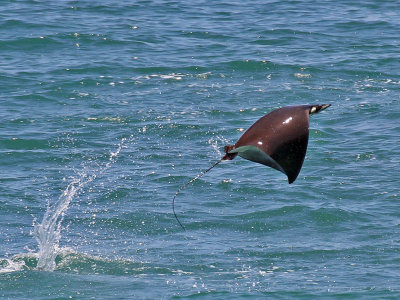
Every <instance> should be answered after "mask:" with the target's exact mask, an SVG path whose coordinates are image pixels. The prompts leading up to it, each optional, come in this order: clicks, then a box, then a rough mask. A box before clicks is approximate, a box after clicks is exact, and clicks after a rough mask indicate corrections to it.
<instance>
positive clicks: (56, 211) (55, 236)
mask: <svg viewBox="0 0 400 300" xmlns="http://www.w3.org/2000/svg"><path fill="white" fill-rule="evenodd" d="M126 140H127V139H125V138H124V139H122V141H121V142H120V144H119V145H118V148H117V150H116V151H115V152H111V153H110V158H109V160H108V161H107V163H106V164H105V165H104V166H102V167H100V168H99V169H98V170H96V171H94V172H92V174H90V175H89V174H87V173H86V172H84V173H82V174H80V175H79V176H77V177H76V178H72V180H71V182H70V183H69V184H68V186H67V187H66V189H65V190H64V191H63V192H62V194H61V195H60V197H59V198H58V200H57V201H56V202H55V203H54V204H53V205H50V206H48V207H47V210H46V212H45V214H44V217H43V220H42V222H41V223H40V224H36V225H35V227H34V236H35V239H36V240H37V242H38V247H39V252H38V263H37V268H38V269H39V270H44V271H54V269H55V267H56V256H57V254H58V252H59V251H60V249H59V242H60V239H61V231H62V226H61V224H62V221H63V219H64V215H65V213H66V211H67V210H68V207H69V204H70V203H71V201H72V200H73V199H74V197H75V196H76V195H77V193H79V191H81V190H82V188H83V187H84V186H86V185H87V184H89V183H90V182H92V181H93V180H95V179H96V177H97V176H99V175H101V174H102V173H104V172H105V171H106V170H107V169H109V168H110V167H111V165H112V164H113V163H114V162H115V160H116V158H117V157H118V155H119V153H120V152H121V150H122V148H123V147H124V144H125V142H126ZM130 140H132V137H131V138H130Z"/></svg>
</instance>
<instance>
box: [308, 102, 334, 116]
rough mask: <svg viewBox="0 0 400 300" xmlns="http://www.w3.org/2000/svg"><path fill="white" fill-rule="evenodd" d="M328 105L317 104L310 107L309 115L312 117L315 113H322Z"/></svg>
mask: <svg viewBox="0 0 400 300" xmlns="http://www.w3.org/2000/svg"><path fill="white" fill-rule="evenodd" d="M329 106H331V105H330V104H317V105H313V106H311V107H310V115H314V114H316V113H319V112H320V111H323V110H324V109H327V108H328V107H329Z"/></svg>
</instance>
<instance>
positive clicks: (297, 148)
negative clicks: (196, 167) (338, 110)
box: [172, 104, 330, 229]
mask: <svg viewBox="0 0 400 300" xmlns="http://www.w3.org/2000/svg"><path fill="white" fill-rule="evenodd" d="M329 106H330V104H324V105H299V106H287V107H282V108H279V109H277V110H274V111H272V112H270V113H269V114H267V115H265V116H263V117H262V118H260V119H259V120H258V121H257V122H255V123H254V124H253V125H252V126H251V127H250V128H249V129H247V130H246V132H245V133H244V134H243V135H242V136H241V137H240V138H239V140H238V141H237V142H236V143H235V144H234V145H227V146H225V155H224V157H222V158H221V159H220V160H219V161H217V162H216V163H215V164H214V165H212V166H211V167H210V168H208V169H207V170H205V171H203V172H201V173H200V174H199V175H197V176H196V177H195V178H193V179H192V180H190V181H189V182H188V183H186V184H185V185H183V186H182V187H181V188H179V189H178V191H177V192H176V193H175V195H174V198H173V200H172V209H173V212H174V215H175V218H176V220H177V221H178V223H179V225H180V226H181V227H182V228H183V229H185V227H184V226H183V225H182V224H181V222H180V221H179V219H178V217H177V215H176V213H175V198H176V196H177V195H178V194H179V193H180V192H181V191H182V190H183V189H184V188H185V187H186V186H188V185H189V184H190V183H192V182H194V181H195V180H197V179H199V178H200V177H201V176H203V175H204V174H205V173H207V172H208V171H210V170H211V169H212V168H214V167H215V166H216V165H218V164H219V163H220V162H221V161H222V160H232V159H234V158H235V157H236V156H237V155H239V156H241V157H242V158H245V159H248V160H250V161H254V162H257V163H260V164H263V165H266V166H269V167H271V168H274V169H276V170H278V171H281V172H282V173H284V174H286V176H287V177H288V181H289V183H292V182H294V181H295V180H296V178H297V176H298V175H299V173H300V169H301V167H302V165H303V162H304V158H305V155H306V151H307V145H308V135H309V116H310V115H312V114H315V113H318V112H320V111H322V110H324V109H326V108H328V107H329Z"/></svg>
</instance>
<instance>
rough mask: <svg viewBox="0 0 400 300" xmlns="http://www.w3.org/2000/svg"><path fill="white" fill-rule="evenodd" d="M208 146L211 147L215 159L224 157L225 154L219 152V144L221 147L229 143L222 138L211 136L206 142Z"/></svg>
mask: <svg viewBox="0 0 400 300" xmlns="http://www.w3.org/2000/svg"><path fill="white" fill-rule="evenodd" d="M208 144H209V145H211V147H212V148H213V149H214V151H215V152H216V153H217V155H216V157H221V156H224V155H225V153H223V152H221V150H220V148H221V146H220V144H222V146H224V145H227V144H229V141H228V140H227V139H226V138H225V137H223V136H219V135H217V136H213V137H211V138H210V139H209V140H208Z"/></svg>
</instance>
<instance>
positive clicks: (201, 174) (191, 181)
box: [172, 158, 224, 230]
mask: <svg viewBox="0 0 400 300" xmlns="http://www.w3.org/2000/svg"><path fill="white" fill-rule="evenodd" d="M223 160H224V158H221V159H220V160H218V161H217V162H216V163H214V164H213V165H212V166H211V167H209V168H208V169H207V170H205V171H203V172H201V173H200V174H198V175H197V176H196V177H194V178H193V179H191V180H189V181H188V182H187V183H185V184H184V185H182V186H181V187H180V188H179V189H178V190H177V191H176V193H175V195H174V198H173V199H172V211H173V212H174V216H175V219H176V220H177V221H178V223H179V225H181V227H182V229H183V230H186V229H185V227H184V226H183V225H182V223H181V221H179V219H178V216H177V215H176V213H175V198H176V196H178V194H179V193H180V192H181V191H182V190H183V189H185V188H186V187H187V186H188V185H189V184H191V183H193V182H195V181H196V180H197V179H199V178H200V177H201V176H203V175H204V174H206V173H207V172H208V171H210V170H211V169H212V168H214V167H215V166H216V165H218V164H219V163H220V162H221V161H223Z"/></svg>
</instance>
